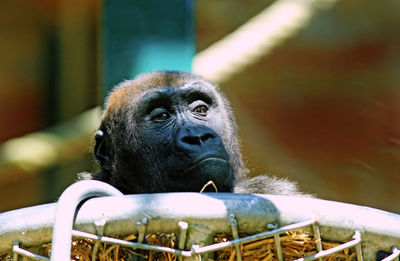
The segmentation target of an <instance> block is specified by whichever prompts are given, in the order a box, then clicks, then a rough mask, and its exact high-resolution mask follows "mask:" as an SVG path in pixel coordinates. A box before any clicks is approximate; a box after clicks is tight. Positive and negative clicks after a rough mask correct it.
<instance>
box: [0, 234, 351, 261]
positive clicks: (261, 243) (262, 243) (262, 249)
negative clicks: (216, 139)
mask: <svg viewBox="0 0 400 261" xmlns="http://www.w3.org/2000/svg"><path fill="white" fill-rule="evenodd" d="M243 236H246V235H241V237H243ZM121 239H123V240H126V241H136V240H137V236H136V235H128V236H126V237H123V238H121ZM230 240H232V236H230V235H227V234H217V235H216V236H215V238H214V241H215V243H221V242H227V241H230ZM280 241H281V246H282V253H283V256H284V260H294V259H297V258H301V257H305V256H310V255H312V254H315V253H317V250H316V244H315V241H316V240H315V238H314V236H312V235H309V234H308V233H306V232H286V233H283V234H282V235H281V236H280ZM175 242H176V236H175V234H173V233H172V234H166V233H156V234H149V235H147V236H146V239H145V242H144V243H146V244H150V245H158V246H166V247H170V248H174V247H175ZM339 244H340V243H333V242H326V241H322V247H323V249H329V248H332V247H335V246H338V245H339ZM94 245H95V242H94V241H93V240H90V239H74V240H73V242H72V251H71V260H73V261H90V260H91V256H92V251H93V248H94ZM240 249H241V255H242V260H243V261H250V260H262V261H267V260H272V261H275V260H278V259H277V256H276V250H275V242H274V239H273V238H267V239H262V240H258V241H255V242H251V243H246V244H242V245H240ZM29 250H30V251H32V252H33V253H36V254H39V255H42V256H45V257H50V255H51V244H50V243H49V244H44V245H42V246H40V247H35V248H29ZM132 255H139V256H142V257H143V258H144V259H145V260H150V261H151V260H152V261H155V260H159V261H175V260H177V256H176V255H174V254H171V253H165V252H159V251H144V250H133V249H131V248H128V247H121V246H118V245H111V244H106V243H100V244H98V250H97V254H96V260H99V261H129V260H130V259H129V256H132ZM11 257H12V256H11V255H3V256H1V255H0V261H8V260H11ZM214 260H216V261H233V260H236V250H235V248H234V247H229V248H225V249H222V250H218V251H216V252H215V257H214ZM324 260H326V261H333V260H335V261H353V260H356V255H355V253H354V252H353V251H350V250H349V249H346V250H344V251H342V252H339V253H335V254H332V255H330V256H328V257H325V258H324Z"/></svg>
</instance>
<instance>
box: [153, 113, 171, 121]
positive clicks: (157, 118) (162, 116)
mask: <svg viewBox="0 0 400 261" xmlns="http://www.w3.org/2000/svg"><path fill="white" fill-rule="evenodd" d="M168 118H169V113H168V112H163V113H160V114H158V115H156V116H154V117H153V118H152V120H154V121H164V120H166V119H168Z"/></svg>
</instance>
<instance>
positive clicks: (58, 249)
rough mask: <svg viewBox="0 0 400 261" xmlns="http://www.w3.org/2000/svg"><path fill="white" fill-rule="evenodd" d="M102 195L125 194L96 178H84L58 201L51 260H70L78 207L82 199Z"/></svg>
mask: <svg viewBox="0 0 400 261" xmlns="http://www.w3.org/2000/svg"><path fill="white" fill-rule="evenodd" d="M100 196H123V194H122V193H121V192H120V191H119V190H117V189H116V188H114V187H113V186H111V185H109V184H106V183H104V182H101V181H96V180H84V181H79V182H77V183H74V184H72V185H71V186H69V187H68V188H67V189H66V190H65V191H64V193H62V195H61V197H60V199H59V200H58V203H57V210H56V217H55V222H54V229H53V241H52V244H53V245H52V251H51V258H50V260H51V261H69V260H70V255H71V240H72V239H71V237H72V228H73V223H74V217H75V212H76V208H77V207H78V205H79V204H81V202H82V201H84V200H86V199H88V198H92V197H100Z"/></svg>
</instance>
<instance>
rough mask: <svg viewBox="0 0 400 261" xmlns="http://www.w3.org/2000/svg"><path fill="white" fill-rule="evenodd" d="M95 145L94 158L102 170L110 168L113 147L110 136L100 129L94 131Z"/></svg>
mask: <svg viewBox="0 0 400 261" xmlns="http://www.w3.org/2000/svg"><path fill="white" fill-rule="evenodd" d="M94 137H95V139H96V145H95V146H94V158H95V159H96V160H97V161H98V162H99V164H100V166H101V168H102V169H104V170H111V167H112V161H113V159H114V149H113V147H112V143H111V138H110V136H109V135H108V134H107V133H105V132H103V131H101V130H98V131H96V133H95V135H94Z"/></svg>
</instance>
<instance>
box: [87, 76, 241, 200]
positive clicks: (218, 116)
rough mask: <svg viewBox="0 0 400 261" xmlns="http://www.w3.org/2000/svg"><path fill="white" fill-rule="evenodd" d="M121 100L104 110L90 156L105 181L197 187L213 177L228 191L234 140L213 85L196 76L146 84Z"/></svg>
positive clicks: (135, 186)
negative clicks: (174, 82)
mask: <svg viewBox="0 0 400 261" xmlns="http://www.w3.org/2000/svg"><path fill="white" fill-rule="evenodd" d="M120 92H122V90H120ZM124 102H125V103H126V104H120V105H119V107H118V109H119V110H113V111H112V112H107V111H106V114H105V117H104V119H103V124H102V128H101V129H102V131H103V135H101V137H98V138H97V139H96V147H95V157H96V159H97V160H98V161H99V162H100V164H101V166H102V169H103V172H105V171H106V172H108V174H107V175H108V176H109V177H108V179H109V180H108V182H109V183H111V184H113V185H114V186H116V187H117V188H119V189H120V190H121V191H122V192H124V193H146V192H174V191H193V192H199V191H200V190H201V189H202V187H203V186H204V185H205V184H206V183H207V182H208V181H213V182H214V184H215V185H216V187H217V189H218V191H219V192H232V188H233V183H234V169H233V167H232V166H233V163H232V158H234V157H235V153H236V152H235V151H234V152H232V151H230V150H232V149H230V147H229V146H232V144H233V143H235V142H236V140H235V137H233V136H234V132H233V131H232V127H231V124H230V121H231V120H230V119H229V113H227V111H229V110H228V109H227V108H226V107H225V104H224V99H223V98H222V97H221V95H220V94H219V93H218V90H217V89H216V88H215V86H213V85H211V84H209V83H208V82H205V81H204V82H203V81H201V80H198V79H197V80H194V81H188V82H183V83H182V84H179V85H174V86H171V87H164V86H161V87H156V88H154V87H153V88H148V89H145V90H142V91H140V92H136V93H135V95H133V96H131V97H130V98H129V99H124ZM107 115H112V117H109V118H107V117H106V116H107ZM232 140H234V142H232ZM236 145H237V144H236ZM236 147H237V146H236ZM236 149H237V148H236ZM207 190H208V191H213V189H212V187H210V188H209V189H207ZM207 190H206V191H207Z"/></svg>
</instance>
